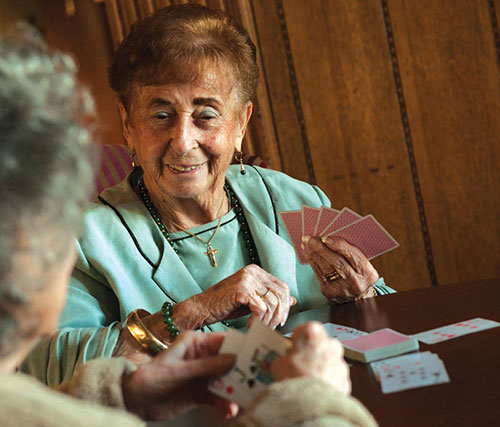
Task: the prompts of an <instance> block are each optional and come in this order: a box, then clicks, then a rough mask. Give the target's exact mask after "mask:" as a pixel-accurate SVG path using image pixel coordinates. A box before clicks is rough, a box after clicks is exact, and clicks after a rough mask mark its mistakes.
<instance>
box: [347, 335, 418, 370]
mask: <svg viewBox="0 0 500 427" xmlns="http://www.w3.org/2000/svg"><path fill="white" fill-rule="evenodd" d="M342 344H343V345H344V355H345V357H346V358H348V359H352V360H357V361H359V362H363V363H369V362H373V361H374V360H379V359H386V358H388V357H393V356H398V355H400V354H403V353H408V352H410V351H415V350H418V341H417V340H416V339H415V338H412V337H409V336H407V335H404V334H401V333H399V332H396V331H393V330H392V329H389V328H386V329H381V330H379V331H375V332H372V333H371V334H368V335H363V336H361V337H358V338H354V339H352V340H347V341H343V342H342Z"/></svg>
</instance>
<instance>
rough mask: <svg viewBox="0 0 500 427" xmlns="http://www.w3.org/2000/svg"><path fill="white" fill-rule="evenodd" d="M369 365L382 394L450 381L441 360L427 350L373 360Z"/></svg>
mask: <svg viewBox="0 0 500 427" xmlns="http://www.w3.org/2000/svg"><path fill="white" fill-rule="evenodd" d="M370 367H371V368H372V371H373V373H374V375H375V377H376V378H377V380H378V381H379V382H380V385H381V388H382V393H384V394H388V393H394V392H396V391H402V390H408V389H411V388H418V387H425V386H429V385H436V384H443V383H449V382H450V378H449V376H448V372H447V371H446V368H445V366H444V363H443V361H442V360H441V359H440V358H439V357H438V356H437V355H436V354H434V353H431V352H429V351H426V352H423V353H412V354H407V355H404V356H399V357H393V358H391V359H386V360H381V361H379V362H373V363H371V364H370Z"/></svg>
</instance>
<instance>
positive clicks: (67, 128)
mask: <svg viewBox="0 0 500 427" xmlns="http://www.w3.org/2000/svg"><path fill="white" fill-rule="evenodd" d="M75 72H76V67H75V64H74V62H73V60H72V59H71V58H70V57H69V56H67V55H64V54H61V53H56V52H51V51H50V50H49V49H48V48H47V46H46V45H45V43H44V42H43V41H42V40H41V38H40V37H39V35H38V34H35V32H34V30H31V29H29V28H27V27H23V28H16V29H15V30H14V31H12V32H11V33H10V34H9V35H5V36H3V37H0V356H2V355H5V354H8V353H10V352H11V351H12V349H13V348H15V344H14V343H15V342H16V341H17V339H16V338H19V336H18V334H19V333H20V331H19V328H18V326H19V325H18V321H17V320H16V312H17V311H18V308H19V307H20V306H25V305H26V304H29V298H28V296H27V295H28V294H29V291H31V290H34V289H37V288H41V287H43V286H44V284H45V283H44V280H43V278H41V277H40V276H39V275H38V276H37V275H36V274H32V273H31V272H29V271H16V270H19V268H15V257H16V256H17V255H19V254H21V253H24V254H26V253H28V254H29V255H30V256H31V257H33V258H32V259H34V260H35V261H36V262H37V263H38V264H39V265H40V266H43V269H44V270H47V269H50V268H52V267H54V266H57V262H58V261H60V260H61V259H63V256H64V254H65V253H67V251H68V249H69V247H70V245H71V244H72V239H71V237H72V236H73V235H74V234H75V231H76V230H77V227H78V225H79V223H80V221H81V216H82V210H83V207H84V205H85V204H86V202H87V201H88V200H89V196H90V189H91V184H92V182H93V172H94V170H93V169H94V168H93V165H95V164H96V163H97V157H96V151H95V148H93V146H92V145H91V143H90V132H89V130H88V128H87V127H86V126H84V125H83V121H85V120H87V123H88V121H89V119H90V118H91V117H92V112H93V104H92V101H91V98H90V96H89V95H88V93H87V92H86V91H85V90H84V89H83V88H82V87H81V86H80V85H79V84H78V82H77V80H76V77H75ZM27 251H29V252H27ZM30 259H31V258H30ZM31 322H33V323H34V322H36V319H32V321H31Z"/></svg>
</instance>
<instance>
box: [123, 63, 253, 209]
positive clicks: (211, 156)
mask: <svg viewBox="0 0 500 427" xmlns="http://www.w3.org/2000/svg"><path fill="white" fill-rule="evenodd" d="M237 95H238V90H237V86H236V85H235V84H234V78H233V75H232V73H230V72H229V71H227V70H226V67H218V68H216V67H214V66H208V67H206V68H205V69H204V71H203V73H202V75H201V76H200V77H199V78H198V79H197V81H195V82H193V83H182V84H179V83H168V84H163V85H150V86H137V87H135V88H134V90H133V93H132V100H131V106H130V111H129V113H127V112H126V111H125V109H124V108H123V106H121V108H120V110H121V114H122V121H123V128H124V135H125V138H126V140H127V144H128V146H129V149H130V150H132V151H134V152H135V153H136V155H137V160H138V163H139V164H140V165H141V167H142V169H143V171H144V181H145V183H146V186H147V187H148V189H149V192H150V193H151V196H152V197H156V198H161V199H162V200H165V199H167V200H168V199H169V198H174V199H195V200H198V201H199V202H201V203H203V200H204V199H207V198H210V197H213V196H214V195H215V194H216V193H217V192H218V191H222V187H223V184H224V177H225V172H226V170H227V167H228V166H229V164H230V162H231V158H232V156H233V152H234V150H235V149H237V150H239V149H240V148H241V142H242V139H243V135H244V133H245V129H246V125H247V123H248V120H249V118H250V115H251V111H252V104H251V103H250V102H248V103H247V104H246V105H244V106H241V105H240V102H239V100H238V96H237Z"/></svg>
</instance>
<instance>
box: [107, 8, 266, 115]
mask: <svg viewBox="0 0 500 427" xmlns="http://www.w3.org/2000/svg"><path fill="white" fill-rule="evenodd" d="M206 60H208V61H212V62H214V63H215V64H217V65H219V64H220V63H226V64H228V65H229V66H230V67H232V68H233V72H234V77H235V79H236V84H237V85H238V86H239V94H238V95H239V98H240V101H242V102H246V101H249V100H252V99H253V97H254V96H255V90H256V87H257V81H258V78H259V71H258V68H257V61H256V50H255V45H254V44H253V43H252V40H251V39H250V36H249V35H248V32H247V31H246V30H245V29H244V28H243V26H242V25H241V24H239V23H238V22H236V21H235V20H234V19H232V18H231V17H229V16H227V15H225V14H224V13H223V12H221V11H218V10H215V9H209V8H207V7H205V6H201V5H198V4H182V5H173V6H168V7H165V8H163V9H160V10H158V11H156V12H155V13H154V14H153V15H151V16H149V17H147V18H144V19H142V20H139V21H137V22H135V23H134V24H133V25H132V28H131V30H130V33H129V35H128V36H127V37H126V38H125V39H124V40H123V41H122V43H121V44H120V45H119V46H118V48H117V50H116V52H115V55H114V57H113V62H112V64H111V66H110V67H109V70H108V72H109V83H110V86H111V88H112V89H113V90H114V91H115V93H116V94H117V95H118V98H119V100H120V102H121V103H122V104H123V105H124V106H125V108H127V109H128V108H129V107H130V105H129V104H130V99H131V90H132V85H133V84H139V85H151V84H166V83H189V82H193V81H196V80H197V78H198V77H199V72H200V71H201V70H200V68H199V66H200V63H201V62H202V61H206ZM187 70H188V71H189V72H186V71H187Z"/></svg>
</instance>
